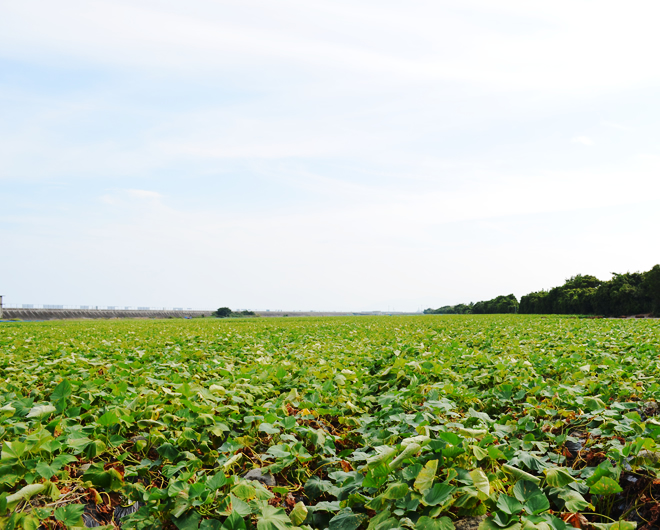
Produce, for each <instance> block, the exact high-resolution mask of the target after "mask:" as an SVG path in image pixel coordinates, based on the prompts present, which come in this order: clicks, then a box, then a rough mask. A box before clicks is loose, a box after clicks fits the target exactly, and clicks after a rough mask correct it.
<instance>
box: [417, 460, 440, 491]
mask: <svg viewBox="0 0 660 530" xmlns="http://www.w3.org/2000/svg"><path fill="white" fill-rule="evenodd" d="M437 470H438V460H429V461H428V462H427V463H426V465H425V466H424V468H423V469H422V470H421V471H420V472H419V475H417V478H416V479H415V483H414V484H413V487H414V488H415V489H416V490H417V491H419V492H420V493H422V492H423V491H426V490H428V489H431V487H432V486H433V480H434V479H435V473H436V471H437Z"/></svg>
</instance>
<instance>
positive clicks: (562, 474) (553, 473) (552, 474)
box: [544, 467, 575, 488]
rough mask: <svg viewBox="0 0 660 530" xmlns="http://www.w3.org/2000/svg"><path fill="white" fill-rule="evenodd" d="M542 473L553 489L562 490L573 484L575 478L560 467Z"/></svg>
mask: <svg viewBox="0 0 660 530" xmlns="http://www.w3.org/2000/svg"><path fill="white" fill-rule="evenodd" d="M544 473H545V480H546V482H547V483H548V485H549V486H552V487H553V488H562V487H564V486H566V485H567V484H570V483H571V482H575V478H573V476H572V475H571V474H570V473H569V472H568V471H566V470H565V469H562V468H560V467H552V468H550V469H546V470H545V471H544Z"/></svg>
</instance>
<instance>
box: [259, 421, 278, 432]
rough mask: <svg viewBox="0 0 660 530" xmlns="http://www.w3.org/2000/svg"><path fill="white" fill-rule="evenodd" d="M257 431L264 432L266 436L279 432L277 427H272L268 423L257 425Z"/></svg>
mask: <svg viewBox="0 0 660 530" xmlns="http://www.w3.org/2000/svg"><path fill="white" fill-rule="evenodd" d="M259 431H260V432H265V433H266V434H279V433H280V430H279V429H278V428H277V427H273V426H272V425H271V424H270V423H262V424H261V425H259Z"/></svg>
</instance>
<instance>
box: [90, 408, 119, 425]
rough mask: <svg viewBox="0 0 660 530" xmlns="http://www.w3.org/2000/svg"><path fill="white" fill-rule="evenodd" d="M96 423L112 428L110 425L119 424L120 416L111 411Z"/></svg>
mask: <svg viewBox="0 0 660 530" xmlns="http://www.w3.org/2000/svg"><path fill="white" fill-rule="evenodd" d="M96 421H97V422H98V424H99V425H101V426H103V427H110V425H114V424H115V423H119V416H117V413H116V412H115V411H113V410H109V411H108V412H106V413H105V414H104V415H103V416H101V417H100V418H99V419H98V420H96Z"/></svg>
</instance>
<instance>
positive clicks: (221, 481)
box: [206, 472, 227, 491]
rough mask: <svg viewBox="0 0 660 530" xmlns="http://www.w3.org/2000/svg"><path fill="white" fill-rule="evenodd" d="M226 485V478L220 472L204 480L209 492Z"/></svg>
mask: <svg viewBox="0 0 660 530" xmlns="http://www.w3.org/2000/svg"><path fill="white" fill-rule="evenodd" d="M226 483H227V477H226V476H225V474H224V473H223V472H220V473H216V474H215V475H213V476H212V477H211V478H209V479H207V480H206V487H207V488H208V489H209V490H211V491H215V490H217V489H219V488H221V487H222V486H224V485H225V484H226Z"/></svg>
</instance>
